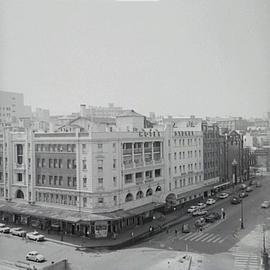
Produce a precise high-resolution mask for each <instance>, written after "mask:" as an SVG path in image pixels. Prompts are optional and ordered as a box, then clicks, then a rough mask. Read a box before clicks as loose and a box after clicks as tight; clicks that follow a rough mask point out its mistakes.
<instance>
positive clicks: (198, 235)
mask: <svg viewBox="0 0 270 270" xmlns="http://www.w3.org/2000/svg"><path fill="white" fill-rule="evenodd" d="M202 235H204V234H203V233H200V234H196V235H195V236H194V237H191V238H190V239H189V241H193V240H194V239H196V238H200V237H202Z"/></svg>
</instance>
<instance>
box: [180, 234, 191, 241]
mask: <svg viewBox="0 0 270 270" xmlns="http://www.w3.org/2000/svg"><path fill="white" fill-rule="evenodd" d="M191 234H192V233H187V234H184V235H182V236H180V237H178V238H177V239H178V240H181V239H183V238H185V237H187V236H188V235H191Z"/></svg>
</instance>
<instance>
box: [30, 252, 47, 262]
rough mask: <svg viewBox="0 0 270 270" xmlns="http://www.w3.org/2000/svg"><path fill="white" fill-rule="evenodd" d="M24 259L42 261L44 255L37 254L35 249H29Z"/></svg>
mask: <svg viewBox="0 0 270 270" xmlns="http://www.w3.org/2000/svg"><path fill="white" fill-rule="evenodd" d="M25 258H26V260H28V261H34V262H44V261H45V257H44V256H43V255H41V254H39V253H38V252H37V251H30V252H28V253H27V255H26V257H25Z"/></svg>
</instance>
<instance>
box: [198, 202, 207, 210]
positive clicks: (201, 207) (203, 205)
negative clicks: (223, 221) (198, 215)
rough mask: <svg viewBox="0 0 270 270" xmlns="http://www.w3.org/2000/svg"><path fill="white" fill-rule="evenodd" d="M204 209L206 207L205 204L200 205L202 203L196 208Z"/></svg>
mask: <svg viewBox="0 0 270 270" xmlns="http://www.w3.org/2000/svg"><path fill="white" fill-rule="evenodd" d="M205 207H206V204H205V203H202V202H200V203H198V208H199V209H203V208H205Z"/></svg>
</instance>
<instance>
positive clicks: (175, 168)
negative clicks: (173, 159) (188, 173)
mask: <svg viewBox="0 0 270 270" xmlns="http://www.w3.org/2000/svg"><path fill="white" fill-rule="evenodd" d="M174 173H175V174H176V173H177V167H176V166H174Z"/></svg>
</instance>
